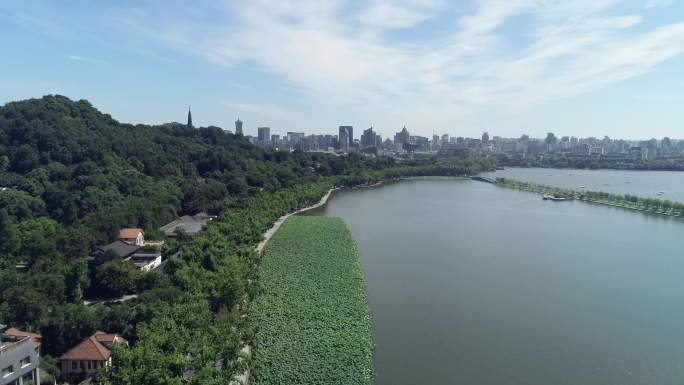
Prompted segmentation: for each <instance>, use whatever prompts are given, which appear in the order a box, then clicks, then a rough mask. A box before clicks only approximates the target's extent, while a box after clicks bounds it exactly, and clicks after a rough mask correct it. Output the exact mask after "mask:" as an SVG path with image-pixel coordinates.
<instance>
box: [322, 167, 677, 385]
mask: <svg viewBox="0 0 684 385" xmlns="http://www.w3.org/2000/svg"><path fill="white" fill-rule="evenodd" d="M547 171H549V172H558V170H547ZM566 171H567V172H570V173H574V172H576V170H563V172H566ZM601 172H604V171H601ZM606 172H610V171H606ZM510 177H514V176H510ZM634 181H636V179H634ZM585 184H586V186H587V188H590V187H591V188H593V187H592V186H590V184H588V183H585ZM644 188H645V187H644ZM416 197H420V199H417V198H416ZM316 214H318V215H328V216H339V217H342V218H343V219H344V220H345V221H346V222H347V224H348V226H349V228H350V229H351V231H352V234H353V236H354V238H355V239H356V241H357V242H358V245H359V251H360V256H361V261H362V264H363V268H364V273H365V277H366V280H367V284H368V294H369V301H370V306H371V312H372V316H373V325H374V339H375V343H376V345H377V347H376V350H375V353H374V360H375V370H376V375H377V378H376V384H377V385H386V384H399V385H400V384H415V383H435V384H438V383H449V384H533V385H536V384H539V385H542V384H544V385H546V384H551V383H552V384H568V385H569V384H635V385H636V384H678V383H680V380H681V378H683V377H684V364H682V362H684V332H682V331H681V327H680V325H681V324H682V323H684V306H682V303H683V302H684V301H682V299H683V298H684V280H682V279H681V275H682V274H681V272H682V271H684V260H683V259H682V258H680V255H681V252H680V247H679V242H678V241H677V240H678V239H679V238H680V236H681V234H682V232H684V224H682V223H681V222H680V221H677V220H672V219H668V218H660V217H653V216H648V215H642V214H640V213H636V212H629V211H625V210H620V209H614V208H610V207H601V206H594V205H588V204H584V203H582V202H563V203H558V202H550V201H542V200H541V199H540V198H539V196H538V195H536V194H530V193H525V192H519V191H514V190H509V189H503V188H499V187H497V186H494V185H489V184H485V183H478V182H473V181H454V180H413V181H404V182H400V183H394V184H389V185H386V186H383V187H379V188H372V189H359V190H348V191H341V192H338V193H336V194H335V196H334V197H333V198H332V199H331V200H330V202H329V203H328V205H327V206H326V207H324V208H322V209H320V210H318V211H317V212H316Z"/></svg>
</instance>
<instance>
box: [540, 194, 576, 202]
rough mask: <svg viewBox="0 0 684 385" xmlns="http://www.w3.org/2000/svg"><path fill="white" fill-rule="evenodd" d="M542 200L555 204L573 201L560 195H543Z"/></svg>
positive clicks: (572, 198) (571, 198)
mask: <svg viewBox="0 0 684 385" xmlns="http://www.w3.org/2000/svg"><path fill="white" fill-rule="evenodd" d="M542 199H543V200H545V201H546V200H549V201H555V202H563V201H573V200H575V198H574V197H564V196H560V195H548V194H544V195H543V196H542Z"/></svg>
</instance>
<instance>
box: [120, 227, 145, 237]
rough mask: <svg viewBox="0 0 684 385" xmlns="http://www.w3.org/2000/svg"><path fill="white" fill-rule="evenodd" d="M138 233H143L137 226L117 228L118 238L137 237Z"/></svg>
mask: <svg viewBox="0 0 684 385" xmlns="http://www.w3.org/2000/svg"><path fill="white" fill-rule="evenodd" d="M140 233H143V234H144V233H145V232H144V231H143V229H139V228H137V227H136V228H124V229H121V230H119V239H130V238H137V237H138V234H140Z"/></svg>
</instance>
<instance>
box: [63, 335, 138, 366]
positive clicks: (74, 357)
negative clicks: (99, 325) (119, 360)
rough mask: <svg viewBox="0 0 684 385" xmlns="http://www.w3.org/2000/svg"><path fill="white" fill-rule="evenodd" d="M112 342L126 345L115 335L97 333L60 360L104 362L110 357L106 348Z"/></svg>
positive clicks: (124, 341) (123, 340) (110, 353)
mask: <svg viewBox="0 0 684 385" xmlns="http://www.w3.org/2000/svg"><path fill="white" fill-rule="evenodd" d="M113 342H120V343H124V344H127V343H128V342H127V341H126V340H125V339H123V338H121V337H119V336H118V335H116V334H109V333H105V332H101V331H97V332H95V334H93V335H92V336H90V337H88V338H87V339H85V340H83V341H82V342H81V343H80V344H78V345H76V346H74V347H73V348H71V349H69V351H67V352H66V353H64V354H63V355H62V357H61V358H60V359H62V360H70V361H106V360H108V359H109V357H111V355H112V352H111V351H110V350H109V348H108V346H110V345H111V343H113Z"/></svg>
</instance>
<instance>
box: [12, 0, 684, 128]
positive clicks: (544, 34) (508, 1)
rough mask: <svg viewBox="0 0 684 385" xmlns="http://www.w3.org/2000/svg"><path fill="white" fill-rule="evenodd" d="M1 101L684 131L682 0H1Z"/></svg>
mask: <svg viewBox="0 0 684 385" xmlns="http://www.w3.org/2000/svg"><path fill="white" fill-rule="evenodd" d="M0 42H1V43H2V45H1V47H2V61H1V62H0V63H2V64H1V65H0V103H5V102H8V101H12V100H19V99H26V98H30V97H39V96H42V95H44V94H63V95H66V96H69V97H71V98H74V99H88V100H90V101H91V102H92V103H93V104H94V105H95V106H96V107H98V108H99V109H100V110H102V111H104V112H107V113H110V114H111V115H112V116H113V117H114V118H116V119H118V120H120V121H123V122H131V123H163V122H169V121H182V120H183V119H185V113H186V109H187V106H188V104H191V105H192V110H193V119H194V121H195V123H196V124H200V125H210V124H214V125H219V126H221V127H225V128H229V129H232V128H233V127H232V126H233V121H234V120H235V118H236V117H237V116H238V115H239V116H240V117H241V118H242V120H243V121H245V127H246V130H247V133H252V134H256V127H257V126H261V125H265V126H270V127H272V128H271V130H272V132H276V133H284V132H285V131H295V130H296V131H305V132H309V133H325V132H328V133H333V132H336V130H337V129H336V127H337V126H338V125H347V124H351V125H354V126H355V127H356V128H357V130H355V131H358V132H360V130H361V129H362V128H366V127H368V126H371V125H373V126H374V127H375V128H376V130H378V131H379V132H380V133H381V134H382V135H383V136H387V135H390V134H393V133H394V132H395V131H398V130H399V129H400V128H401V127H402V126H404V125H406V126H407V127H408V128H409V129H410V131H411V132H412V133H415V134H422V135H431V134H432V133H433V132H434V133H437V134H442V133H449V134H451V135H454V136H479V135H480V134H481V133H482V132H483V131H488V132H489V133H490V134H492V135H500V136H520V135H521V134H530V135H532V136H537V137H542V136H544V135H545V133H546V132H547V131H553V132H555V133H556V134H557V135H578V136H597V137H603V136H604V135H608V136H610V137H620V138H633V139H638V138H651V137H657V138H660V137H663V136H670V137H674V138H684V131H683V130H682V129H683V128H684V124H683V123H682V122H683V120H684V119H683V117H684V107H683V106H684V1H676V0H675V1H673V0H643V1H619V0H575V1H573V0H492V1H484V0H474V1H473V0H471V1H446V0H444V1H442V0H393V1H388V0H366V1H352V0H329V1H313V0H297V1H294V0H249V1H192V2H190V1H173V0H155V1H144V0H143V1H127V0H119V1H116V2H101V1H87V0H62V1H47V0H46V1H38V0H35V1H34V0H22V1H17V0H5V1H3V2H1V3H0Z"/></svg>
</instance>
